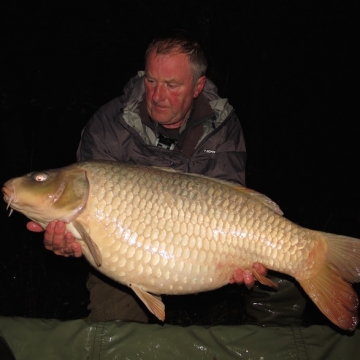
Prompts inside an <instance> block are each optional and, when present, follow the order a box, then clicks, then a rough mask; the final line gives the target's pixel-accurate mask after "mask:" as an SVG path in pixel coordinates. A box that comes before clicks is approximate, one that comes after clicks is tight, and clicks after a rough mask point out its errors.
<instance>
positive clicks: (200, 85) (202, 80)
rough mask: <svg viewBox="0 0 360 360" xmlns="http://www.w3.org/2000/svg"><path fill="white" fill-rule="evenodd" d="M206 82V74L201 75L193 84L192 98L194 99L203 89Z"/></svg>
mask: <svg viewBox="0 0 360 360" xmlns="http://www.w3.org/2000/svg"><path fill="white" fill-rule="evenodd" d="M205 83H206V76H201V77H200V78H199V79H198V81H197V82H196V84H195V86H194V89H195V91H194V99H196V98H197V97H198V96H199V95H200V94H201V92H202V91H203V89H204V86H205Z"/></svg>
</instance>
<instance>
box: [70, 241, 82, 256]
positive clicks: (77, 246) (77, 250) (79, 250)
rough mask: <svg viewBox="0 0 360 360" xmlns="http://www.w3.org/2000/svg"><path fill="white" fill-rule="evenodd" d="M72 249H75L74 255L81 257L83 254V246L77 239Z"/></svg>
mask: <svg viewBox="0 0 360 360" xmlns="http://www.w3.org/2000/svg"><path fill="white" fill-rule="evenodd" d="M72 250H73V256H74V257H81V256H82V248H81V245H80V244H79V243H78V242H77V241H75V242H74V243H73V244H72Z"/></svg>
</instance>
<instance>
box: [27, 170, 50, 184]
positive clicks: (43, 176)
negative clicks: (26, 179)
mask: <svg viewBox="0 0 360 360" xmlns="http://www.w3.org/2000/svg"><path fill="white" fill-rule="evenodd" d="M30 175H31V177H32V178H33V179H34V180H35V181H37V182H42V181H45V180H47V178H48V177H49V174H48V173H47V172H34V173H32V174H30Z"/></svg>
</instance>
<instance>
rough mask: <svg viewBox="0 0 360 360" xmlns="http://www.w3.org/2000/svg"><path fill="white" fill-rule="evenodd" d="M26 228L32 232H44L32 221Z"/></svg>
mask: <svg viewBox="0 0 360 360" xmlns="http://www.w3.org/2000/svg"><path fill="white" fill-rule="evenodd" d="M26 228H27V229H28V230H30V231H34V232H42V231H44V229H43V228H42V227H41V226H40V225H39V224H38V223H36V222H34V221H29V222H28V223H27V224H26Z"/></svg>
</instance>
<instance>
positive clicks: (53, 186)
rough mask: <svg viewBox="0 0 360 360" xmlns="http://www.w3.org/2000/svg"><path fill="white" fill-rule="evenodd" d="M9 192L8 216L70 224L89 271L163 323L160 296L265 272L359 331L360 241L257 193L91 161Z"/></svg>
mask: <svg viewBox="0 0 360 360" xmlns="http://www.w3.org/2000/svg"><path fill="white" fill-rule="evenodd" d="M2 191H3V194H4V200H5V202H7V204H8V207H11V208H12V209H15V210H17V211H19V212H21V213H23V214H24V215H25V216H27V217H28V218H29V219H31V220H33V221H35V222H37V223H39V224H40V225H41V226H42V227H43V228H46V226H47V224H48V223H49V222H50V221H53V220H62V221H65V222H66V223H67V230H68V231H71V232H72V233H73V234H74V235H75V237H76V238H77V239H79V241H80V243H81V245H82V250H83V254H84V255H85V257H86V258H87V260H88V261H89V262H90V264H91V265H93V266H94V267H96V268H97V269H98V270H99V271H101V272H102V273H103V274H105V275H106V276H108V277H110V278H112V279H114V280H116V281H118V282H119V283H122V284H125V285H127V286H129V287H131V288H132V289H133V291H134V292H135V293H136V295H137V296H138V297H139V298H140V299H141V300H142V301H143V302H144V304H145V305H146V306H147V307H148V309H149V310H150V311H151V312H152V313H153V314H155V315H156V316H157V317H158V318H159V319H160V320H164V319H165V307H164V304H163V303H162V301H161V297H160V295H161V294H169V295H170V294H189V293H198V292H203V291H208V290H213V289H217V288H219V287H222V286H224V285H226V284H228V283H229V282H230V280H231V278H232V276H233V273H234V270H235V269H237V268H242V269H245V268H248V269H251V268H252V264H253V263H254V262H259V263H261V264H263V265H265V266H266V267H267V268H268V269H272V270H275V271H278V272H282V273H285V274H288V275H290V276H292V277H294V278H295V279H296V280H297V281H298V282H299V283H300V285H301V286H302V288H303V289H304V290H305V292H306V293H307V294H308V295H309V296H310V298H311V299H312V300H313V301H314V302H315V304H316V305H317V306H318V307H319V309H320V310H321V311H322V312H323V313H324V314H325V315H326V316H327V317H328V318H329V319H330V320H331V321H332V322H333V323H334V324H336V325H337V326H338V327H340V328H341V329H344V330H354V329H355V328H356V326H357V322H358V313H357V306H358V297H357V294H356V292H355V291H354V290H353V288H352V286H351V283H355V282H359V281H360V240H359V239H355V238H350V237H346V236H340V235H335V234H330V233H325V232H320V231H314V230H310V229H307V228H304V227H301V226H299V225H296V224H294V223H293V222H291V221H290V220H288V219H286V218H285V217H283V216H282V215H283V214H282V211H281V210H280V208H279V207H278V206H277V204H275V203H274V202H273V201H272V200H270V199H269V198H268V197H266V196H265V195H262V194H260V193H258V192H255V191H253V190H250V189H248V188H245V187H242V186H239V185H237V184H233V183H229V182H226V181H223V180H218V179H213V178H208V177H205V176H201V175H195V174H185V173H182V172H178V171H174V170H171V169H167V168H157V167H146V166H139V165H130V164H121V163H116V162H111V161H88V162H81V163H75V164H72V165H70V166H67V167H63V168H60V169H54V170H47V171H38V172H31V173H29V174H27V175H25V176H23V177H18V178H14V179H11V180H9V181H7V182H6V183H5V184H4V186H3V189H2ZM12 209H11V212H12ZM10 214H11V213H10ZM253 273H254V276H255V277H256V278H257V279H258V280H259V281H260V282H261V283H264V284H267V285H272V283H271V282H270V280H268V279H267V278H266V277H264V276H260V275H259V274H257V273H256V271H255V269H253Z"/></svg>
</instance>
